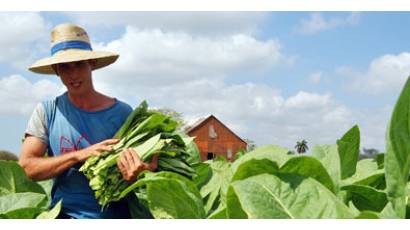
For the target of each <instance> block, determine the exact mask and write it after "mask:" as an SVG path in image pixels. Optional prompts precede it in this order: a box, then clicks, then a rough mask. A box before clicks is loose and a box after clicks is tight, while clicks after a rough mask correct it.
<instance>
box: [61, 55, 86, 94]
mask: <svg viewBox="0 0 410 230" xmlns="http://www.w3.org/2000/svg"><path fill="white" fill-rule="evenodd" d="M92 64H93V63H92V62H89V61H78V62H69V63H60V64H57V65H55V71H56V73H57V74H58V75H59V76H60V78H61V80H62V81H63V84H64V85H65V86H66V87H67V90H68V92H69V93H71V94H74V95H83V94H85V93H87V92H89V91H90V90H92V89H93V84H92V79H91V71H92V69H93V66H92Z"/></svg>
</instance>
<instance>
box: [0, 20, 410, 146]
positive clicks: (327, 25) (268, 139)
mask: <svg viewBox="0 0 410 230" xmlns="http://www.w3.org/2000/svg"><path fill="white" fill-rule="evenodd" d="M0 22H2V25H4V28H3V29H0V32H2V34H7V36H3V38H1V39H0V47H2V50H4V52H3V54H0V103H2V105H3V106H2V108H1V110H0V127H2V128H3V130H5V132H2V133H0V138H1V139H2V142H0V149H5V150H9V151H12V152H14V153H17V154H18V153H19V151H20V139H21V136H22V135H23V133H24V128H25V126H26V123H27V121H28V119H29V117H30V114H31V112H32V110H33V109H34V106H35V105H36V104H37V103H39V102H40V101H42V100H47V99H50V98H53V97H55V96H57V95H59V94H61V93H62V92H64V87H63V86H62V84H61V83H60V81H59V79H58V78H57V77H55V76H41V75H37V74H32V73H30V72H29V71H27V70H26V69H27V67H28V65H30V64H32V63H33V62H34V61H36V60H37V59H38V58H42V57H45V56H46V55H49V54H48V52H49V51H48V49H49V43H48V42H49V33H50V31H51V29H52V28H53V27H54V26H56V25H58V24H59V23H63V22H72V23H77V24H79V25H81V26H83V27H84V28H85V29H86V30H87V31H88V34H89V35H90V36H91V39H92V42H93V47H94V49H102V50H108V51H112V52H117V53H119V54H120V58H119V60H118V61H117V62H116V63H115V64H113V65H112V66H110V67H107V68H104V69H102V70H98V71H96V72H94V82H95V85H96V88H97V89H98V90H101V91H102V92H103V93H106V94H109V95H111V96H114V97H117V98H118V99H120V100H123V101H125V102H127V103H129V104H130V105H132V106H136V105H137V104H138V103H139V102H140V101H141V100H143V99H147V100H148V103H149V104H150V106H152V107H167V108H172V109H174V110H177V111H179V112H182V114H183V116H184V118H185V119H186V120H187V121H188V123H193V122H194V121H195V120H197V119H199V118H201V117H204V116H207V115H209V114H214V115H215V116H217V117H218V118H219V119H220V120H221V121H222V122H224V123H225V124H227V125H228V126H229V127H230V128H231V129H232V130H234V131H235V132H236V133H237V134H238V135H239V136H241V137H242V138H246V139H251V140H254V141H255V142H256V143H257V144H258V145H264V144H278V145H282V146H285V147H288V148H293V146H294V144H295V143H296V141H299V140H301V139H306V140H307V141H308V143H309V146H312V145H314V144H333V143H335V141H336V139H337V138H340V137H341V136H342V135H343V133H344V132H346V131H347V130H348V129H349V128H350V127H352V126H353V125H354V124H358V125H359V127H360V129H361V133H362V146H361V147H366V148H377V149H379V150H381V151H383V150H384V145H385V142H384V133H385V128H386V125H387V122H388V119H389V117H390V114H391V111H392V108H393V106H394V103H395V101H396V99H397V96H398V95H399V93H400V90H401V87H402V86H403V85H404V82H405V80H406V79H407V76H408V75H409V71H410V53H409V52H408V41H409V37H410V32H409V30H407V29H405V28H403V25H408V24H409V22H410V14H409V13H406V12H75V13H72V12H18V13H10V12H8V13H5V12H2V13H0Z"/></svg>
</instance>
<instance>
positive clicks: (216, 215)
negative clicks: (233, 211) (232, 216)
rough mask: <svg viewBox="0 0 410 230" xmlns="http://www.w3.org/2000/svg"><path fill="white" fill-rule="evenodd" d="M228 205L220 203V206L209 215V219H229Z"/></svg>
mask: <svg viewBox="0 0 410 230" xmlns="http://www.w3.org/2000/svg"><path fill="white" fill-rule="evenodd" d="M227 218H228V217H227V216H226V207H225V205H224V204H222V203H221V204H220V205H219V207H218V208H217V209H216V210H215V211H213V212H212V213H211V214H209V215H208V217H207V219H227Z"/></svg>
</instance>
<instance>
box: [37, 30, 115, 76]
mask: <svg viewBox="0 0 410 230" xmlns="http://www.w3.org/2000/svg"><path fill="white" fill-rule="evenodd" d="M118 57H119V55H118V54H114V53H111V52H105V51H94V50H92V48H91V43H90V39H89V37H88V35H87V32H86V31H85V30H84V29H83V28H81V27H79V26H77V25H73V24H60V25H58V26H56V27H55V28H54V29H53V31H51V56H50V57H47V58H43V59H41V60H39V61H37V62H36V63H34V64H33V65H31V66H30V67H29V70H30V71H33V72H35V73H40V74H55V72H54V70H53V68H52V67H51V66H52V65H54V64H58V63H65V62H74V61H84V60H92V59H93V60H96V67H95V69H99V68H102V67H105V66H107V65H110V64H112V63H114V62H115V61H116V60H117V58H118Z"/></svg>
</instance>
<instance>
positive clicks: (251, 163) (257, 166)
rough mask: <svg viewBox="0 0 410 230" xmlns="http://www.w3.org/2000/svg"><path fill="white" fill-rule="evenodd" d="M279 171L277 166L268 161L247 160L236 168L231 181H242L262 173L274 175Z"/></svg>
mask: <svg viewBox="0 0 410 230" xmlns="http://www.w3.org/2000/svg"><path fill="white" fill-rule="evenodd" d="M278 171H279V167H278V164H277V163H276V162H275V161H271V160H269V159H249V160H248V161H245V162H243V163H242V164H240V165H239V166H238V167H237V170H236V172H235V173H234V175H233V177H232V180H231V181H236V180H243V179H245V178H248V177H251V176H256V175H259V174H263V173H268V174H275V173H277V172H278Z"/></svg>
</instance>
